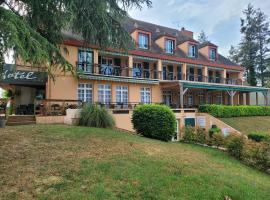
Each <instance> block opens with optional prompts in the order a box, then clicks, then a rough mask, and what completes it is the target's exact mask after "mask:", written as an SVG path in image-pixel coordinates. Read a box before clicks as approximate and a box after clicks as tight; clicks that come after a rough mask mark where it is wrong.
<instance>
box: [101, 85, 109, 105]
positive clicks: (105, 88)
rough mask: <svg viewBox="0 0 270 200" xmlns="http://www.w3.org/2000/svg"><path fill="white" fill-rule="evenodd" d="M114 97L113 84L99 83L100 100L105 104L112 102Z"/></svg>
mask: <svg viewBox="0 0 270 200" xmlns="http://www.w3.org/2000/svg"><path fill="white" fill-rule="evenodd" d="M111 99H112V90H111V85H109V84H99V85H98V102H99V103H103V104H110V103H111Z"/></svg>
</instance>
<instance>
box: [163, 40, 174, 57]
mask: <svg viewBox="0 0 270 200" xmlns="http://www.w3.org/2000/svg"><path fill="white" fill-rule="evenodd" d="M165 52H166V53H169V54H173V53H174V40H171V39H165Z"/></svg>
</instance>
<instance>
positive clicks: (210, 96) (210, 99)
mask: <svg viewBox="0 0 270 200" xmlns="http://www.w3.org/2000/svg"><path fill="white" fill-rule="evenodd" d="M207 103H208V104H212V95H211V94H208V99H207Z"/></svg>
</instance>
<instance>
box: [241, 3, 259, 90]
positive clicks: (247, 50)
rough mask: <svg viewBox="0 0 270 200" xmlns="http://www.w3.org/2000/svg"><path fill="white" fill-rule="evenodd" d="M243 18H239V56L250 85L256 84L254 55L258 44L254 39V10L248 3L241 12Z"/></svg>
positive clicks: (255, 29)
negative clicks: (240, 38)
mask: <svg viewBox="0 0 270 200" xmlns="http://www.w3.org/2000/svg"><path fill="white" fill-rule="evenodd" d="M243 13H244V14H245V19H241V29H240V32H241V33H242V35H243V37H242V41H241V43H240V44H239V48H240V51H239V56H240V62H241V64H242V66H244V67H246V75H247V81H248V83H249V84H250V85H252V86H256V85H257V80H256V56H257V52H258V44H257V41H256V39H257V38H256V31H257V27H256V10H255V9H254V7H253V6H252V5H251V4H249V5H248V7H247V9H246V10H244V12H243Z"/></svg>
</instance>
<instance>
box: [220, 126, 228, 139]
mask: <svg viewBox="0 0 270 200" xmlns="http://www.w3.org/2000/svg"><path fill="white" fill-rule="evenodd" d="M221 131H222V134H223V135H224V136H225V137H226V136H228V135H230V129H229V128H223V129H221Z"/></svg>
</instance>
